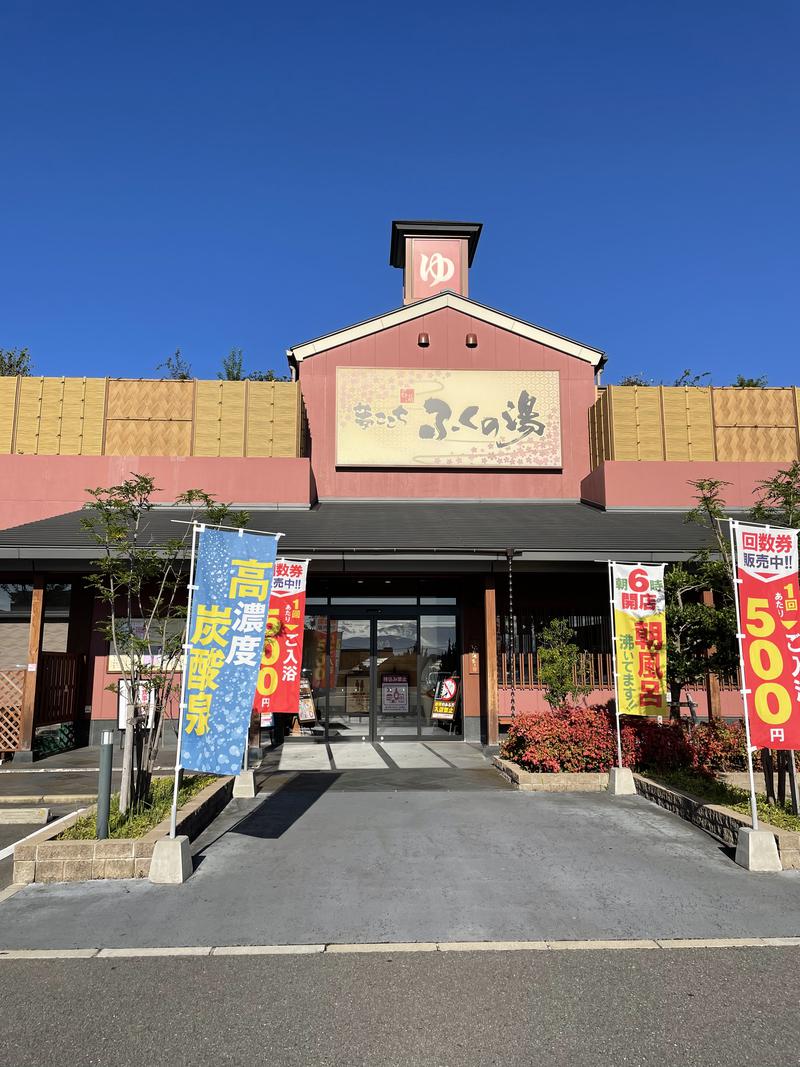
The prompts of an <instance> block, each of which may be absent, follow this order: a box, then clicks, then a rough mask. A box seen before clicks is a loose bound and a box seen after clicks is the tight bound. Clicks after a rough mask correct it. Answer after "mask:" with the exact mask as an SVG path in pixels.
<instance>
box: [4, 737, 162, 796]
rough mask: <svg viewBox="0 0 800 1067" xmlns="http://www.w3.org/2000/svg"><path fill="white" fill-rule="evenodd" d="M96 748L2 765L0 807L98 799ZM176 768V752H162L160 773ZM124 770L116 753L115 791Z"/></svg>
mask: <svg viewBox="0 0 800 1067" xmlns="http://www.w3.org/2000/svg"><path fill="white" fill-rule="evenodd" d="M99 761H100V750H99V747H97V746H92V747H89V746H87V747H85V748H76V749H73V750H72V751H70V752H61V753H59V754H58V755H57V756H47V757H46V758H45V759H41V760H36V761H35V762H34V763H18V762H17V761H16V760H12V761H11V762H10V763H7V764H6V763H4V764H3V765H2V766H0V804H22V803H26V804H55V803H68V802H70V801H73V802H74V803H88V802H91V801H92V800H94V798H95V797H96V796H97V775H98V772H99V769H100V762H99ZM174 766H175V750H174V749H162V752H161V755H160V756H159V764H158V767H157V771H159V772H160V773H163V774H166V773H169V772H170V771H172V769H173V767H174ZM121 769H122V751H121V750H120V749H119V748H116V749H115V750H114V774H113V776H112V784H113V787H114V788H115V789H116V788H117V787H118V785H119V775H120V771H121Z"/></svg>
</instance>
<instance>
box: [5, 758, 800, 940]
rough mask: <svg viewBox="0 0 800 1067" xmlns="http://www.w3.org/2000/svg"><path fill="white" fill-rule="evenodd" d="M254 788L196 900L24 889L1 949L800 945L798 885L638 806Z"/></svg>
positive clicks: (364, 777)
mask: <svg viewBox="0 0 800 1067" xmlns="http://www.w3.org/2000/svg"><path fill="white" fill-rule="evenodd" d="M334 756H335V753H334ZM259 777H260V778H261V779H262V780H263V783H264V788H265V789H266V790H267V791H268V792H269V795H267V796H259V797H257V798H256V799H255V800H253V801H234V802H233V803H232V804H231V805H229V807H228V808H227V809H226V810H225V812H223V814H222V815H221V816H220V818H219V819H218V820H217V822H216V823H215V824H213V825H212V826H211V827H210V828H209V829H208V830H207V831H206V833H205V834H204V835H203V837H202V838H201V839H200V840H199V841H198V843H197V846H198V847H197V852H196V856H195V862H196V865H197V866H196V870H195V873H194V875H193V876H192V877H191V878H190V879H189V881H188V882H187V883H186V884H185V885H183V886H175V887H173V886H153V885H151V884H150V883H149V882H146V881H127V882H123V883H119V882H116V883H115V882H95V883H83V884H80V885H52V886H50V885H33V886H28V887H26V888H25V889H23V890H22V891H21V892H19V893H16V894H15V895H14V896H12V897H10V898H9V899H7V900H5V901H4V902H2V903H1V904H0V948H2V947H5V948H36V947H51V948H72V947H74V948H87V947H91V946H95V947H140V946H153V947H156V946H163V945H173V946H192V945H194V946H208V945H247V944H251V945H274V944H326V943H331V942H358V943H377V942H443V941H502V940H537V939H541V940H564V939H583V938H614V939H616V938H659V939H661V938H676V937H691V938H698V937H699V938H708V937H779V936H792V935H795V934H797V933H798V932H800V923H799V922H798V919H797V916H798V905H800V872H794V871H787V872H783V873H780V874H767V875H754V874H750V873H748V872H747V871H744V870H743V869H742V868H740V867H737V866H736V865H735V864H734V863H733V862H732V860H731V858H730V856H729V855H728V854H727V853H726V852H725V851H724V850H722V849H721V848H720V847H719V846H718V845H717V844H716V843H715V842H714V841H713V840H711V839H710V838H709V837H707V836H706V835H705V834H704V833H702V831H700V830H698V829H697V828H696V827H694V826H691V825H690V824H688V823H685V822H683V821H682V820H680V819H678V818H677V817H676V816H673V815H671V814H670V813H668V812H666V811H664V810H663V809H661V808H658V807H656V806H654V805H651V804H649V803H648V802H647V801H646V800H644V799H642V798H641V797H618V798H611V797H608V796H607V795H606V794H604V793H599V794H598V793H586V794H561V795H559V794H534V793H521V792H517V791H515V790H512V789H510V788H509V787H508V786H507V783H505V782H504V780H503V779H502V778H501V777H500V776H499V775H498V774H497V773H496V772H495V771H494V770H493V769H492V768H491V767H490V766H489V765H488V764H486V763H484V765H483V766H482V767H476V768H475V769H455V768H451V769H448V768H445V769H444V770H438V769H433V768H431V769H428V768H418V769H411V770H400V769H397V770H392V769H391V768H387V769H383V770H380V769H379V770H353V771H344V772H336V771H321V772H315V773H312V774H309V773H299V774H297V773H289V772H286V771H283V772H281V771H276V772H261V773H260V774H259Z"/></svg>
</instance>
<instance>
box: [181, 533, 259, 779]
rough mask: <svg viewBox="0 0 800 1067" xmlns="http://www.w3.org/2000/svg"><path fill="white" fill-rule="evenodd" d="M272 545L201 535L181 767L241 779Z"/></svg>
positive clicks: (252, 537) (236, 536) (249, 537)
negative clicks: (234, 775) (233, 775)
mask: <svg viewBox="0 0 800 1067" xmlns="http://www.w3.org/2000/svg"><path fill="white" fill-rule="evenodd" d="M277 545H278V541H277V537H276V536H274V535H273V536H267V535H264V534H253V533H247V532H246V531H243V532H239V531H237V530H224V529H221V528H219V527H213V526H207V527H202V528H201V529H200V533H199V537H198V543H197V556H196V562H195V569H194V593H193V596H192V607H191V612H190V615H189V626H188V628H187V634H188V640H187V645H188V647H187V656H188V659H187V663H186V669H185V676H184V677H185V686H184V692H183V702H184V708H183V718H182V725H181V753H180V764H181V766H182V767H185V768H187V769H189V770H193V771H206V772H207V773H210V774H238V773H239V771H240V770H241V766H242V757H243V755H244V746H245V744H246V742H247V731H248V727H249V725H250V716H251V714H252V707H253V694H254V693H255V689H256V681H257V679H258V667H259V663H260V661H261V650H262V649H263V647H264V634H265V631H266V626H267V611H268V608H269V597H270V591H271V589H272V576H273V573H274V569H275V555H276V552H277Z"/></svg>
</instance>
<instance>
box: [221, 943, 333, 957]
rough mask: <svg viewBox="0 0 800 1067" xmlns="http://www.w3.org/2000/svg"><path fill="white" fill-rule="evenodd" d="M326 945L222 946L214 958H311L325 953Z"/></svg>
mask: <svg viewBox="0 0 800 1067" xmlns="http://www.w3.org/2000/svg"><path fill="white" fill-rule="evenodd" d="M324 951H325V946H324V945H222V946H220V947H219V948H212V950H211V955H212V956H310V955H311V954H312V953H315V952H324Z"/></svg>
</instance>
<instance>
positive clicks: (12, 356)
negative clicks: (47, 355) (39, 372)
mask: <svg viewBox="0 0 800 1067" xmlns="http://www.w3.org/2000/svg"><path fill="white" fill-rule="evenodd" d="M31 374H33V363H32V361H31V354H30V352H29V351H28V349H27V348H0V377H12V378H15V377H16V376H17V375H20V376H21V377H22V378H28V377H30V375H31Z"/></svg>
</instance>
